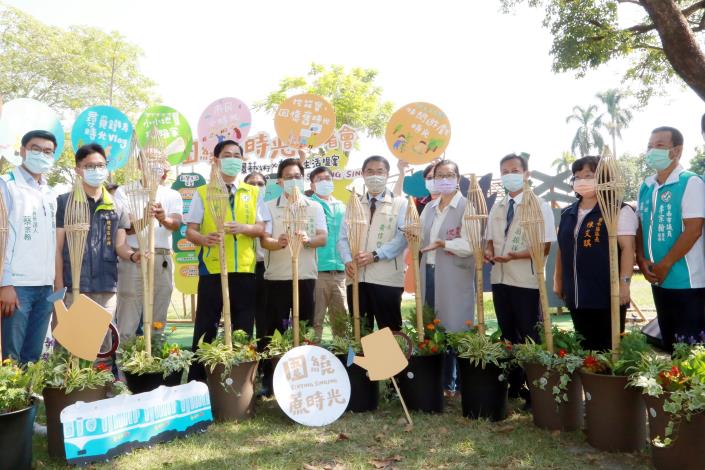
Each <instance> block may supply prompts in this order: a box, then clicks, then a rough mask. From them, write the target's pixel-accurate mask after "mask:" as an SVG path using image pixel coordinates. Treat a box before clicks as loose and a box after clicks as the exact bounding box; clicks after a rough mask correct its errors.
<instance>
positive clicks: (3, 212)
mask: <svg viewBox="0 0 705 470" xmlns="http://www.w3.org/2000/svg"><path fill="white" fill-rule="evenodd" d="M0 109H2V98H1V97H0ZM7 233H8V226H7V204H6V203H5V197H4V196H3V194H2V191H0V279H2V277H3V272H4V270H5V249H6V248H7ZM1 320H2V319H0V338H2V321H1ZM2 359H3V357H2V341H0V361H2Z"/></svg>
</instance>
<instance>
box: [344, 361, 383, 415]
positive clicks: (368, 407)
mask: <svg viewBox="0 0 705 470" xmlns="http://www.w3.org/2000/svg"><path fill="white" fill-rule="evenodd" d="M336 357H337V358H338V359H340V362H342V363H343V365H345V364H346V362H347V360H348V357H347V355H345V354H337V355H336ZM345 370H346V371H348V378H349V379H350V402H349V403H348V407H347V409H346V411H353V412H355V413H362V412H365V411H374V410H376V409H377V406H379V382H376V381H372V380H370V378H369V376H368V374H367V371H366V370H365V369H363V368H362V367H360V366H358V365H357V364H351V365H350V367H347V366H346V367H345Z"/></svg>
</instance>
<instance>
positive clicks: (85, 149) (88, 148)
mask: <svg viewBox="0 0 705 470" xmlns="http://www.w3.org/2000/svg"><path fill="white" fill-rule="evenodd" d="M94 153H99V154H101V155H102V156H103V158H105V159H106V160H107V158H106V157H105V150H104V149H103V147H102V146H101V145H100V144H96V143H95V142H92V143H90V144H86V145H84V146H82V147H81V148H79V149H78V150H76V166H78V164H79V163H81V161H82V160H83V159H84V158H86V157H87V156H88V155H93V154H94Z"/></svg>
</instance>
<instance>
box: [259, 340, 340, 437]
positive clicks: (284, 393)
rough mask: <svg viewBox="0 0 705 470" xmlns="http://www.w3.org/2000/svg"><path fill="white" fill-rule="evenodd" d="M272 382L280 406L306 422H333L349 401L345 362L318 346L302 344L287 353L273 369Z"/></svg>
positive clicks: (297, 419)
mask: <svg viewBox="0 0 705 470" xmlns="http://www.w3.org/2000/svg"><path fill="white" fill-rule="evenodd" d="M273 384H274V396H275V397H276V399H277V403H278V404H279V407H280V408H281V409H282V410H283V411H284V413H286V415H287V416H289V418H291V419H293V420H294V421H296V422H297V423H300V424H303V425H306V426H325V425H326V424H330V423H332V422H333V421H335V420H336V419H338V418H339V417H340V415H342V414H343V413H344V412H345V409H346V408H347V407H348V403H349V402H350V379H349V378H348V373H347V371H346V370H345V366H344V365H343V363H342V362H340V360H339V359H338V358H337V357H335V356H334V355H333V354H332V353H331V352H330V351H328V350H325V349H323V348H320V347H318V346H299V347H298V348H294V349H292V350H290V351H289V352H287V353H286V354H284V356H282V358H281V359H280V360H279V363H278V364H277V367H276V369H274V380H273Z"/></svg>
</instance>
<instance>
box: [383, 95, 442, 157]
mask: <svg viewBox="0 0 705 470" xmlns="http://www.w3.org/2000/svg"><path fill="white" fill-rule="evenodd" d="M385 138H386V140H387V146H388V147H389V150H391V151H392V153H393V154H394V156H395V157H397V158H398V159H400V160H404V161H406V162H409V163H411V164H413V165H422V164H424V163H428V162H430V161H433V160H435V159H436V158H439V157H440V156H441V155H442V154H443V152H444V151H445V149H446V147H447V146H448V142H450V122H449V121H448V117H447V116H446V114H445V113H444V112H443V111H441V109H440V108H438V107H437V106H435V105H432V104H431V103H410V104H407V105H406V106H402V107H401V108H399V109H398V110H397V111H396V112H395V113H394V114H393V115H392V117H391V118H390V119H389V123H388V124H387V131H386V133H385Z"/></svg>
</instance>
